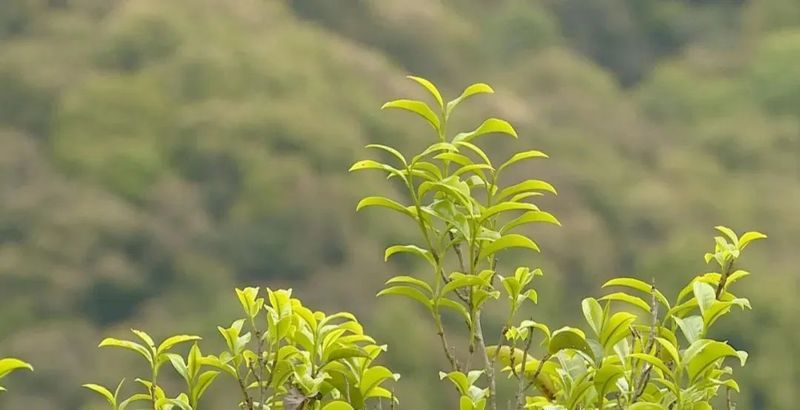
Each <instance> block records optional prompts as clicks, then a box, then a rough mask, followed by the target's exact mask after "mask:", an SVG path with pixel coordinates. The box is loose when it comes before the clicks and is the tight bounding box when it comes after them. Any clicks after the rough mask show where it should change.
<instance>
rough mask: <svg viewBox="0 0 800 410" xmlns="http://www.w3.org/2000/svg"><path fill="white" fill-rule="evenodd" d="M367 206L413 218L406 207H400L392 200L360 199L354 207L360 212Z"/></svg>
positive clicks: (380, 198) (370, 197) (380, 197)
mask: <svg viewBox="0 0 800 410" xmlns="http://www.w3.org/2000/svg"><path fill="white" fill-rule="evenodd" d="M368 206H380V207H383V208H388V209H391V210H393V211H397V212H400V213H401V214H404V215H407V216H410V217H412V218H415V216H414V213H412V212H411V211H409V210H408V209H407V208H406V207H404V206H403V205H400V204H399V203H398V202H397V201H394V200H392V199H389V198H386V197H382V196H368V197H366V198H364V199H362V200H361V201H360V202H359V203H358V205H356V211H360V210H361V209H363V208H366V207H368Z"/></svg>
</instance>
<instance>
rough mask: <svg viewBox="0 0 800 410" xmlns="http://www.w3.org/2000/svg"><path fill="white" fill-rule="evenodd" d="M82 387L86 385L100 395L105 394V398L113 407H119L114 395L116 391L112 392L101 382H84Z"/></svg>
mask: <svg viewBox="0 0 800 410" xmlns="http://www.w3.org/2000/svg"><path fill="white" fill-rule="evenodd" d="M82 387H85V388H87V389H89V390H91V391H93V392H95V393H97V394H99V395H100V396H103V398H105V399H106V401H107V402H108V404H109V406H111V408H113V409H116V408H117V399H116V398H115V397H114V393H111V391H109V390H108V389H107V388H105V387H103V386H100V385H99V384H92V383H88V384H84V385H83V386H82Z"/></svg>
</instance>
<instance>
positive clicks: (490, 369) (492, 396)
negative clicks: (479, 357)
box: [475, 311, 497, 410]
mask: <svg viewBox="0 0 800 410" xmlns="http://www.w3.org/2000/svg"><path fill="white" fill-rule="evenodd" d="M475 338H476V339H477V341H478V344H479V345H480V347H481V351H482V352H483V362H484V365H485V366H486V369H485V370H486V378H487V379H489V408H490V409H491V410H497V385H496V383H495V377H494V364H493V362H492V360H491V359H490V358H489V354H488V353H487V352H486V343H485V341H484V339H483V327H482V326H481V311H478V312H476V314H475Z"/></svg>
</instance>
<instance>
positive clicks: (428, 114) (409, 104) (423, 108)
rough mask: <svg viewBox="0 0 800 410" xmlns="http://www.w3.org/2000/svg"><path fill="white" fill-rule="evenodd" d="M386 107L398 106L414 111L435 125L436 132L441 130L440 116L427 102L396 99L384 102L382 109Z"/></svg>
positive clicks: (432, 125)
mask: <svg viewBox="0 0 800 410" xmlns="http://www.w3.org/2000/svg"><path fill="white" fill-rule="evenodd" d="M386 108H398V109H401V110H406V111H410V112H413V113H415V114H417V115H419V116H420V117H422V118H424V119H425V120H426V121H428V123H429V124H430V125H431V127H433V129H434V130H436V132H439V130H440V124H439V117H438V116H437V115H436V113H434V112H433V110H431V107H429V106H428V104H425V103H424V102H422V101H417V100H394V101H389V102H387V103H386V104H383V107H381V109H382V110H383V109H386Z"/></svg>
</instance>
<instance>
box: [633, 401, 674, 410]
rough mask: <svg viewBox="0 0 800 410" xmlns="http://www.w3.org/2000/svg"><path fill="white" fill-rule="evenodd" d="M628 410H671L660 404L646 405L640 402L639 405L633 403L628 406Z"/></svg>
mask: <svg viewBox="0 0 800 410" xmlns="http://www.w3.org/2000/svg"><path fill="white" fill-rule="evenodd" d="M627 410H669V409H667V408H666V407H664V406H662V405H660V404H658V403H645V402H641V401H640V402H638V403H633V404H631V405H630V406H628V409H627Z"/></svg>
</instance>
